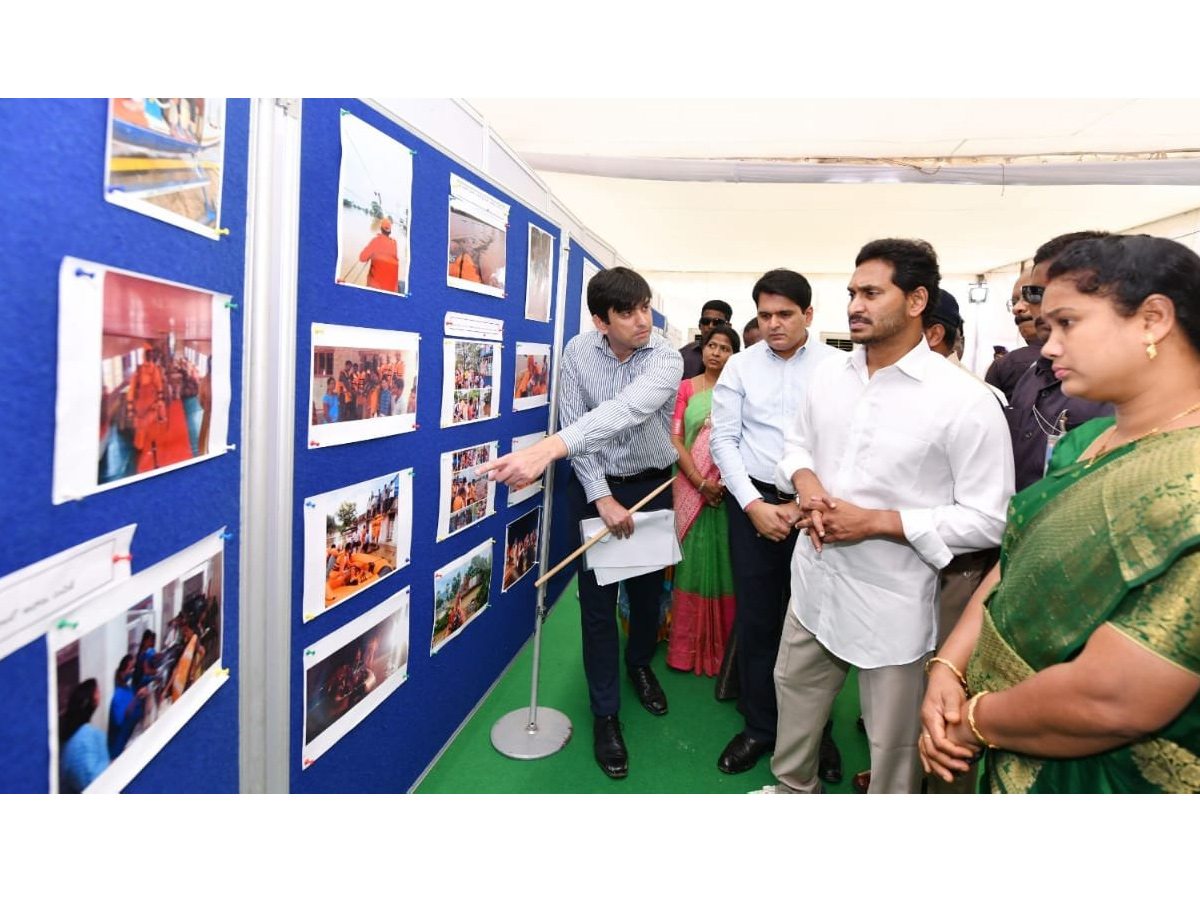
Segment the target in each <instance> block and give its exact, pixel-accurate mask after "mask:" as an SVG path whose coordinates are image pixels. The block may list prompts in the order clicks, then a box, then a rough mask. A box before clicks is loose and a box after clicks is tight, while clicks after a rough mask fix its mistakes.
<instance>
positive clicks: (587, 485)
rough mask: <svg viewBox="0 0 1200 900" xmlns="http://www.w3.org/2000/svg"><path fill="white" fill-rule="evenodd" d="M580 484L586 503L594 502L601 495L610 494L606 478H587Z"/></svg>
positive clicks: (607, 495)
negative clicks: (592, 479) (593, 479)
mask: <svg viewBox="0 0 1200 900" xmlns="http://www.w3.org/2000/svg"><path fill="white" fill-rule="evenodd" d="M582 484H583V494H584V496H585V497H587V500H588V503H595V502H596V501H597V500H599V499H601V498H602V497H611V496H612V489H611V488H610V487H609V486H608V479H607V478H599V479H597V480H595V481H591V480H588V481H586V482H583V483H582Z"/></svg>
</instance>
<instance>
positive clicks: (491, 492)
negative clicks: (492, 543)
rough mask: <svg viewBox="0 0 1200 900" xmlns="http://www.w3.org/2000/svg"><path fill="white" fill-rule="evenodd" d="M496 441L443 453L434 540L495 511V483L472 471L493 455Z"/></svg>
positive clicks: (445, 536)
mask: <svg viewBox="0 0 1200 900" xmlns="http://www.w3.org/2000/svg"><path fill="white" fill-rule="evenodd" d="M498 448H499V442H498V441H492V442H491V443H488V444H479V445H478V446H475V447H468V448H466V449H464V450H454V451H451V452H450V453H443V454H442V459H441V502H440V503H439V504H438V540H442V539H443V538H447V537H449V536H450V535H452V534H455V533H457V532H459V531H462V530H463V529H464V528H466V527H468V526H470V525H474V524H475V523H476V522H478V521H480V520H481V519H486V518H487V517H488V516H490V515H491V514H492V513H493V512H495V501H496V483H495V482H494V481H490V480H489V479H488V477H487V476H486V475H476V474H475V468H476V466H481V465H483V464H484V463H485V462H489V461H490V460H492V459H495V457H496V455H497V452H498Z"/></svg>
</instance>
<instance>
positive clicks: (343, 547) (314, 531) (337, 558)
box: [304, 469, 413, 622]
mask: <svg viewBox="0 0 1200 900" xmlns="http://www.w3.org/2000/svg"><path fill="white" fill-rule="evenodd" d="M412 508H413V470H412V469H403V470H401V471H399V472H392V473H391V474H389V475H383V476H380V477H379V478H372V479H369V480H367V481H360V482H359V483H358V484H352V485H349V486H347V487H343V488H338V489H337V490H333V491H327V492H325V493H323V494H317V495H316V496H313V497H309V498H308V499H306V500H305V501H304V620H305V621H306V622H307V621H309V620H310V619H314V618H316V617H317V616H319V615H320V614H321V613H323V612H325V611H326V610H327V609H332V608H333V607H334V606H337V605H338V604H339V603H341V602H342V601H343V600H348V599H349V598H350V597H353V596H354V595H355V594H357V593H359V592H360V591H364V590H366V589H367V588H369V587H371V586H372V585H374V584H377V583H378V582H380V581H383V580H384V579H385V578H387V577H388V576H390V575H391V574H392V573H394V572H395V571H396V570H397V569H403V568H404V567H405V566H407V565H408V564H409V562H410V556H411V552H412Z"/></svg>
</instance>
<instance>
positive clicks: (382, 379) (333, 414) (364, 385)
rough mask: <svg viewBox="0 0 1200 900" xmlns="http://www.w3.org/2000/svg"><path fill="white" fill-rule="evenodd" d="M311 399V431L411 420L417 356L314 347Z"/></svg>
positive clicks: (394, 352) (354, 348) (360, 349)
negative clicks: (339, 424) (394, 418)
mask: <svg viewBox="0 0 1200 900" xmlns="http://www.w3.org/2000/svg"><path fill="white" fill-rule="evenodd" d="M335 366H336V367H337V368H336V369H335ZM410 372H411V373H412V382H411V384H410V383H409V381H408V373H410ZM311 397H312V424H313V425H332V424H334V423H337V422H355V421H358V420H360V419H374V418H377V417H380V416H398V415H401V414H403V413H413V414H415V413H416V411H417V382H416V352H415V351H409V350H403V351H402V350H378V349H363V348H360V347H315V348H314V349H313V376H312V391H311Z"/></svg>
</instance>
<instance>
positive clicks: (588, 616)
mask: <svg viewBox="0 0 1200 900" xmlns="http://www.w3.org/2000/svg"><path fill="white" fill-rule="evenodd" d="M587 296H588V310H589V312H591V314H592V321H593V323H594V324H595V326H596V330H595V331H593V332H586V333H584V334H580V335H576V336H575V337H574V338H572V339H571V341H570V343H568V344H567V346H566V349H564V350H563V356H562V363H561V365H560V374H559V392H560V400H559V414H560V418H561V421H562V423H563V428H562V429H561V430H560V431H558V432H557V433H556V434H552V435H550V436H549V437H547V438H544V439H543V440H541V441H539V442H538V443H536V444H534V445H532V446H531V447H527V448H525V449H524V450H518V451H516V452H514V453H510V454H507V455H506V456H502V457H500V458H499V459H496V460H495V461H493V462H491V463H485V464H484V465H482V466H479V467H478V468H477V469H476V472H477V473H480V474H484V473H489V477H491V478H493V479H495V480H497V481H502V482H504V483H505V484H507V485H508V486H509V487H520V486H523V485H525V484H528V483H530V482H531V481H534V480H535V479H537V478H538V477H540V476H541V474H542V472H543V471H544V470H545V469H546V467H547V466H548V465H550V464H551V463H552V462H554V461H555V460H557V459H563V458H564V457H569V458H570V459H571V466H572V477H571V479H570V481H569V482H568V484H567V497H568V502H569V504H570V510H571V519H572V524H571V526H570V531H571V537H572V538H573V539H574V540H576V541H578V539H579V529H578V523H579V522H580V521H582V520H583V519H587V518H593V517H596V516H599V517H600V518H601V519H603V520H604V523H605V525H607V526H608V528H609V530H610V531H611V532H612V534H613V535H614V536H615V537H617V538H619V539H624V538H628V537H630V536H632V535H633V532H634V523H633V518H632V516H631V515H630V513H629V507H631V506H633V505H634V504H635V503H637V501H638V500H640V499H641V498H642V497H644V496H645V495H646V494H647V493H649V492H650V491H651V490H653V489H654V488H655V487H657V486H658V485H660V484H662V482H663V481H665V480H667V479H669V478H671V475H672V473H671V466H672V464H673V463H674V462H675V460H676V458H677V456H676V453H675V448H674V447H672V446H671V438H670V433H671V413H672V412H673V410H674V406H675V396H676V394H677V392H678V390H679V382H680V379H681V377H682V374H683V359H682V358H681V357H680V355H679V352H678V351H677V350H675V349H674V348H673V347H672V346H671V345H670V344H668V343H667V341H666V340H665V339H664V338H663V337H662V336H660V335H657V334H655V333H654V330H653V321H652V319H651V313H650V285H648V284H647V283H646V280H645V279H644V278H642V276H641V275H639V274H637V273H636V272H634V271H631V270H630V269H626V268H623V267H615V268H612V269H606V270H604V271H602V272H600V273H599V274H597V275H596V276H595V277H593V278H592V280H591V281H590V282H588V290H587ZM671 503H672V496H671V493H670V492H669V491H664V492H663V493H661V494H659V495H658V496H657V497H655V498H654V500H652V501H651V502H650V503H649V504H647V506H646V507H645V509H647V510H653V509H670V508H671ZM624 584H625V591H626V594H628V596H629V638H628V641H627V642H626V646H625V669H626V671H627V673H628V674H629V678H630V680H631V681H632V682H633V685H634V689H635V691H636V692H637V695H638V699H639V700H640V701H641V704H642V706H644V707H645V708H646V709H647V710H648V711H649V712H651V713H653V714H654V715H656V716H661V715H663V714H665V713H666V711H667V698H666V696H665V695H664V694H663V690H662V687H661V686H660V685H659V683H658V680H657V679H656V678H655V676H654V673H653V672H652V671H651V670H650V661H651V659H652V658H653V656H654V650H655V646H656V644H657V639H658V608H659V597H660V595H661V593H662V572H661V570H658V571H654V572H650V573H648V574H645V575H640V576H638V577H636V578H631V579H628V580H627V581H625V582H624ZM616 603H617V585H616V584H610V585H604V586H601V585H599V584H597V583H596V576H595V574H594V573H592V572H590V571H584V568H583V561H582V559H581V560H580V567H579V604H580V611H581V619H582V628H583V667H584V672H585V673H586V675H587V682H588V693H589V696H590V699H591V707H592V714H593V715H594V716H595V717H596V721H595V728H594V751H595V756H596V761H597V763H599V765H600V768H601V769H602V770H603V771H604V773H605V774H606V775H608V776H610V777H612V778H623V777H625V775H626V774H628V771H629V755H628V752H627V750H626V748H625V741H624V739H623V738H622V737H621V724H620V721H619V719H618V717H617V714H618V710H619V709H620V705H621V690H620V677H619V672H620V666H619V661H618V652H619V649H620V636H619V634H618V631H617V622H616V616H615V611H616Z"/></svg>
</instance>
